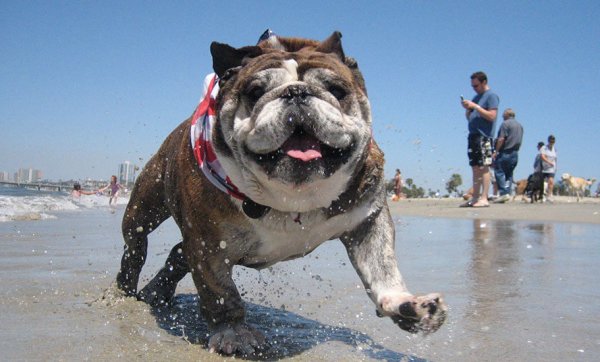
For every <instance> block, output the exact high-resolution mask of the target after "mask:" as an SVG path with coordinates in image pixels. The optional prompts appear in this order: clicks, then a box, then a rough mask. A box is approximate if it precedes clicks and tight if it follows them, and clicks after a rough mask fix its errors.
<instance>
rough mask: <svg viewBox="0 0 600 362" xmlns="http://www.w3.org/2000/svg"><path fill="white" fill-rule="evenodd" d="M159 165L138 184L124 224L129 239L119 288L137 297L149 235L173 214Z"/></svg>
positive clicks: (119, 278) (125, 233) (125, 234)
mask: <svg viewBox="0 0 600 362" xmlns="http://www.w3.org/2000/svg"><path fill="white" fill-rule="evenodd" d="M158 170H159V168H157V167H153V168H150V169H145V170H144V171H143V172H142V173H141V174H140V176H139V177H138V180H137V181H136V183H135V187H134V188H133V192H132V194H131V198H130V200H129V203H128V204H127V208H126V209H125V215H124V216H123V223H122V225H121V228H122V231H123V239H124V241H125V246H124V251H123V257H122V258H121V269H120V270H119V273H118V274H117V287H118V288H119V289H121V290H122V291H123V292H125V294H126V295H128V296H135V294H136V292H137V284H138V280H139V277H140V272H141V271H142V267H143V266H144V263H145V262H146V255H147V250H148V234H150V233H151V232H152V231H153V230H155V229H156V228H157V227H158V226H159V225H160V224H161V223H162V222H163V221H165V220H166V219H168V218H169V217H170V216H171V214H170V212H169V209H168V208H167V206H166V205H165V201H164V200H165V198H164V183H163V182H162V181H157V180H162V179H161V178H160V176H159V173H158Z"/></svg>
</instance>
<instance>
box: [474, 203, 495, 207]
mask: <svg viewBox="0 0 600 362" xmlns="http://www.w3.org/2000/svg"><path fill="white" fill-rule="evenodd" d="M471 207H474V208H480V207H490V204H483V205H477V203H475V204H473V205H471Z"/></svg>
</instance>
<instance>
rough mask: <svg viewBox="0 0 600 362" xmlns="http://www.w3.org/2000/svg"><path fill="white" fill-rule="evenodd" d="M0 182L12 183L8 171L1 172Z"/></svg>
mask: <svg viewBox="0 0 600 362" xmlns="http://www.w3.org/2000/svg"><path fill="white" fill-rule="evenodd" d="M0 181H10V174H9V173H8V172H6V171H0Z"/></svg>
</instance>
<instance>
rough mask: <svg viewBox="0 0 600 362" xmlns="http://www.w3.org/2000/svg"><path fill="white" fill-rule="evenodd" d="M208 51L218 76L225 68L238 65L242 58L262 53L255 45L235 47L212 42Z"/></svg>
mask: <svg viewBox="0 0 600 362" xmlns="http://www.w3.org/2000/svg"><path fill="white" fill-rule="evenodd" d="M210 53H211V54H212V58H213V70H214V71H215V73H217V75H218V76H219V77H222V76H223V74H225V72H226V71H227V69H231V68H235V67H239V66H240V65H242V61H243V60H244V58H254V57H257V56H259V55H261V54H262V50H261V48H259V47H257V46H247V47H243V48H239V49H236V48H234V47H232V46H230V45H227V44H222V43H217V42H212V43H211V44H210Z"/></svg>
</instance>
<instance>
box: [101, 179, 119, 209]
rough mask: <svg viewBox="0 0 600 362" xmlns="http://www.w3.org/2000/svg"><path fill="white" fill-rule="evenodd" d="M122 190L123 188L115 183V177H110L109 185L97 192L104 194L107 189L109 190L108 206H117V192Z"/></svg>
mask: <svg viewBox="0 0 600 362" xmlns="http://www.w3.org/2000/svg"><path fill="white" fill-rule="evenodd" d="M122 188H123V186H122V185H121V184H120V183H118V182H117V176H115V175H112V176H111V177H110V183H109V184H108V185H106V186H104V187H103V188H101V189H100V190H98V191H99V192H104V191H106V190H107V189H110V198H109V199H108V205H110V206H117V198H118V197H119V191H120V190H121V189H122Z"/></svg>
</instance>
